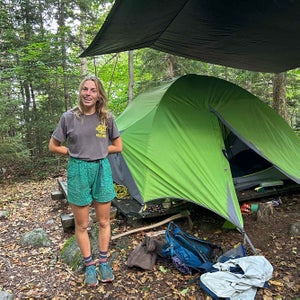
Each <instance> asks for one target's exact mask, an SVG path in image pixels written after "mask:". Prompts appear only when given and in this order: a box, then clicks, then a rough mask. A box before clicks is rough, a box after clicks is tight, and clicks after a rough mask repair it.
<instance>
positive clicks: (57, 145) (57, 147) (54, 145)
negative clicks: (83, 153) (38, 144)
mask: <svg viewBox="0 0 300 300" xmlns="http://www.w3.org/2000/svg"><path fill="white" fill-rule="evenodd" d="M49 150H50V151H51V152H53V153H58V154H63V155H69V150H68V148H67V147H65V146H62V145H61V142H59V141H58V140H56V139H54V138H53V137H51V139H50V142H49Z"/></svg>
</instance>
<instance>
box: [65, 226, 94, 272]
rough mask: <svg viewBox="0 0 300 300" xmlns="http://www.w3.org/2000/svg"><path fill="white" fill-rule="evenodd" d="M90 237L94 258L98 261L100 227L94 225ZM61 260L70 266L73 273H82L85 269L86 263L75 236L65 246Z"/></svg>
mask: <svg viewBox="0 0 300 300" xmlns="http://www.w3.org/2000/svg"><path fill="white" fill-rule="evenodd" d="M89 237H90V241H91V249H92V256H93V258H94V259H97V257H98V255H99V250H98V226H97V224H94V225H93V227H92V228H91V230H90V231H89ZM59 256H60V259H61V260H62V261H63V262H64V263H66V264H67V265H69V266H70V267H71V268H72V270H73V271H81V270H83V268H84V261H83V258H82V255H81V252H80V249H79V246H78V244H77V241H76V238H75V235H73V236H71V237H70V238H69V239H68V240H67V241H66V243H65V244H64V246H63V248H62V250H61V252H60V255H59Z"/></svg>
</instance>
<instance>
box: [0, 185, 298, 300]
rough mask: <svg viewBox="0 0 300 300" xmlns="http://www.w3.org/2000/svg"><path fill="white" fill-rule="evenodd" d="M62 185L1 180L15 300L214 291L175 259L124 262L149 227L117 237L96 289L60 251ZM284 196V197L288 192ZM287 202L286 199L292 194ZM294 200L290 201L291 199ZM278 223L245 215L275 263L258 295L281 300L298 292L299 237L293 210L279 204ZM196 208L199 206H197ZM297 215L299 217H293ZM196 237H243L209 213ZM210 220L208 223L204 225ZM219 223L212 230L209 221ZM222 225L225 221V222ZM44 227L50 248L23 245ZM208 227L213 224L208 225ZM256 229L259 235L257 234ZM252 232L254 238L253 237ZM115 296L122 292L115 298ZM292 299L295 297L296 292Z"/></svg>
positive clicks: (196, 295) (199, 295)
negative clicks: (104, 280) (57, 193)
mask: <svg viewBox="0 0 300 300" xmlns="http://www.w3.org/2000/svg"><path fill="white" fill-rule="evenodd" d="M56 189H57V183H56V180H55V179H47V180H44V181H40V182H21V183H14V184H10V185H2V186H1V193H2V194H1V198H0V206H1V210H2V209H3V210H7V211H8V216H7V218H2V219H1V220H0V225H1V226H0V270H1V272H0V290H1V288H2V289H4V290H6V291H11V293H13V294H14V296H15V299H16V300H17V299H37V298H43V299H52V300H64V299H106V298H107V299H109V298H111V299H113V298H114V297H117V298H118V299H158V298H161V299H189V300H194V299H195V300H196V299H205V300H208V299H210V297H208V296H207V295H205V293H204V292H203V291H202V290H201V289H200V287H199V283H198V280H197V279H196V278H195V276H188V275H183V274H181V273H179V272H178V271H177V270H176V269H175V268H174V266H173V265H172V263H171V262H168V261H165V260H158V261H157V263H156V264H155V266H154V268H153V270H152V271H143V270H140V269H137V268H132V269H129V268H128V267H127V266H126V260H127V257H128V255H129V253H130V252H131V251H132V250H133V249H134V248H135V247H136V246H137V245H138V244H139V243H140V242H141V241H142V240H143V239H144V234H145V232H142V233H139V234H134V235H132V236H130V237H126V238H125V237H124V238H120V239H119V240H116V241H115V242H114V243H113V244H112V247H111V249H110V252H111V259H112V265H113V268H114V272H115V277H116V278H115V281H114V282H113V283H111V284H100V285H99V286H97V287H96V288H94V289H89V288H87V287H85V286H84V285H83V280H84V274H83V273H82V272H81V273H75V272H73V271H72V270H71V268H70V267H69V266H67V265H65V264H63V263H62V262H60V260H59V257H58V255H59V252H60V250H61V248H62V246H63V245H64V242H65V241H66V240H67V238H69V237H70V236H71V235H72V233H65V232H64V231H63V229H62V226H61V221H60V214H61V213H63V212H66V213H68V212H70V210H69V207H68V205H67V204H65V203H64V202H61V201H53V200H52V199H51V192H52V191H54V190H56ZM299 198H300V196H297V197H295V196H293V201H294V202H293V203H294V204H293V205H290V204H289V205H288V206H287V208H288V209H289V210H290V211H293V212H294V211H299V209H298V210H297V208H295V205H297V203H298V202H299V200H298V199H299ZM283 200H284V198H283ZM287 201H288V200H287ZM287 203H288V202H287ZM277 209H278V210H281V211H282V214H280V213H281V211H275V212H276V214H274V216H273V217H274V218H276V219H274V222H273V223H271V222H272V220H270V224H257V223H256V222H255V220H253V219H251V218H252V216H246V217H245V218H246V220H245V221H246V222H245V227H246V231H247V229H248V231H247V233H248V236H249V237H250V238H251V240H252V242H254V245H255V246H256V244H257V247H258V248H259V254H261V255H265V256H266V258H267V259H268V260H270V262H271V263H272V265H273V267H274V274H273V278H272V280H270V281H269V285H270V286H269V288H268V289H259V290H258V292H257V294H258V299H264V300H282V299H289V298H288V297H289V296H290V295H291V294H292V295H296V294H297V292H298V291H297V283H296V274H297V265H296V258H297V255H298V248H297V247H298V245H297V243H298V239H297V238H290V237H289V236H288V235H287V232H288V230H287V228H288V226H285V225H286V224H287V225H288V224H290V222H291V217H290V216H291V214H286V217H285V210H284V209H285V207H283V206H281V207H278V208H277ZM193 213H195V212H193ZM294 218H295V219H296V218H297V215H295V217H294ZM193 222H194V228H193V230H194V232H195V235H196V236H197V235H198V236H200V237H205V238H206V239H207V240H209V241H211V242H214V243H217V244H221V245H222V246H223V248H224V250H227V249H229V248H232V247H233V246H234V245H235V244H237V243H239V242H240V241H241V235H240V234H239V233H238V232H236V231H221V230H220V229H219V228H216V226H218V221H215V220H213V221H211V216H210V215H209V214H207V215H206V214H200V213H199V215H198V216H197V217H195V218H194V219H193ZM203 224H204V225H205V226H202V225H203ZM212 225H213V226H215V227H213V228H211V226H212ZM221 225H222V224H221ZM39 227H41V228H43V229H44V230H46V231H47V233H48V234H49V236H50V238H51V241H52V245H51V247H42V248H32V247H29V246H26V247H22V246H21V245H20V243H19V241H20V238H21V237H22V236H23V235H24V234H25V233H27V232H29V231H30V230H32V229H35V228H39ZM130 229H132V228H131V227H130V226H129V225H127V224H126V223H125V222H123V221H118V223H116V225H115V226H114V228H113V230H114V234H118V233H121V232H126V231H127V230H130ZM206 229H207V230H206ZM251 232H252V233H254V234H252V235H251ZM252 238H253V239H252ZM116 295H117V296H116ZM291 299H292V296H291Z"/></svg>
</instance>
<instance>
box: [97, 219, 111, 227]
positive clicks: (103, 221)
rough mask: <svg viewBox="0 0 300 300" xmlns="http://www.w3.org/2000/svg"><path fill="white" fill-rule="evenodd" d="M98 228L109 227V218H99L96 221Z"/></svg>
mask: <svg viewBox="0 0 300 300" xmlns="http://www.w3.org/2000/svg"><path fill="white" fill-rule="evenodd" d="M98 223H99V226H100V228H103V229H104V228H108V227H109V226H110V218H101V219H99V220H98Z"/></svg>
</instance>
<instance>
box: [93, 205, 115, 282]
mask: <svg viewBox="0 0 300 300" xmlns="http://www.w3.org/2000/svg"><path fill="white" fill-rule="evenodd" d="M94 205H95V211H96V216H97V220H98V223H99V236H98V242H99V250H100V255H99V272H100V278H101V281H102V282H111V281H113V280H114V278H115V277H114V274H113V269H112V268H111V266H110V265H109V263H108V262H107V252H108V248H109V243H110V234H111V233H110V206H111V202H106V203H99V202H95V203H94Z"/></svg>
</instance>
